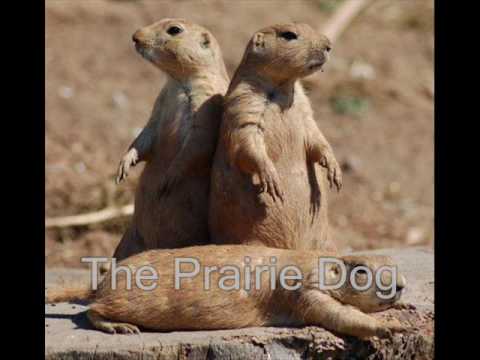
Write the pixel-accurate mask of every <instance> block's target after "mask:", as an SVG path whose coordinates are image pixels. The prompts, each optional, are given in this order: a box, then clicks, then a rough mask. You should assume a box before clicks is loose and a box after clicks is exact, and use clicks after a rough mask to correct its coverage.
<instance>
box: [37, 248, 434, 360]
mask: <svg viewBox="0 0 480 360" xmlns="http://www.w3.org/2000/svg"><path fill="white" fill-rule="evenodd" d="M363 253H377V254H385V255H390V256H392V257H393V258H394V259H395V260H396V261H397V263H398V265H399V268H400V271H401V272H402V273H403V274H404V275H405V277H406V278H407V292H406V293H405V295H404V297H403V300H404V302H406V303H410V304H413V305H415V307H416V309H415V310H413V309H408V310H389V311H386V312H383V313H379V314H375V316H376V317H380V318H392V317H395V318H396V319H398V320H399V321H400V322H402V323H403V324H406V325H407V324H410V325H411V326H414V327H416V330H415V331H414V332H413V333H411V334H397V335H395V336H394V337H393V338H392V339H384V340H378V339H372V340H366V341H362V340H359V339H356V338H353V337H348V336H338V335H336V334H333V333H331V332H329V331H326V330H324V329H322V328H319V327H314V326H309V327H305V328H247V329H240V330H219V331H182V332H170V333H154V332H143V333H142V334H140V335H110V334H105V333H102V332H100V331H96V330H93V329H92V328H91V326H90V324H89V323H88V320H87V319H86V317H85V310H86V309H87V307H86V306H83V305H77V304H67V303H62V304H49V305H45V358H46V359H50V360H58V359H82V360H83V359H95V360H113V359H115V360H120V359H121V360H130V359H162V360H163V359H272V360H274V359H413V358H415V359H433V357H434V354H433V337H434V333H433V324H434V294H433V292H434V291H433V290H434V276H433V275H434V266H433V263H434V261H433V260H434V258H433V251H432V250H430V249H424V248H410V249H400V250H378V251H370V252H363ZM85 279H88V271H85V270H72V269H51V270H50V269H47V271H46V279H45V280H46V281H45V283H46V286H47V288H48V287H49V286H52V285H54V284H58V283H61V282H64V283H66V284H68V283H71V282H73V281H84V280H85Z"/></svg>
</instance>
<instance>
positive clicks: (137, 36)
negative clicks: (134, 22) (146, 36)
mask: <svg viewBox="0 0 480 360" xmlns="http://www.w3.org/2000/svg"><path fill="white" fill-rule="evenodd" d="M140 35H141V30H137V31H135V33H134V34H133V35H132V41H133V42H134V43H138V42H140Z"/></svg>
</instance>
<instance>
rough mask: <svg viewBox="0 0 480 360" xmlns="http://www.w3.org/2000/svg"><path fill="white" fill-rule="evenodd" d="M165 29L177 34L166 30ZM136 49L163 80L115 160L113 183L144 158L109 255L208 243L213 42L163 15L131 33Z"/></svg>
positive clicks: (222, 79) (217, 56)
mask: <svg viewBox="0 0 480 360" xmlns="http://www.w3.org/2000/svg"><path fill="white" fill-rule="evenodd" d="M173 27H176V28H177V29H178V28H180V29H181V32H180V33H178V34H169V31H171V29H172V28H173ZM133 40H134V41H135V43H136V48H137V50H138V52H139V53H140V54H142V55H143V57H144V58H146V59H147V60H148V61H150V62H151V63H153V64H154V65H155V66H156V67H158V68H159V69H160V70H162V71H164V72H165V73H166V74H167V77H168V80H167V83H166V85H165V86H164V88H163V89H162V91H161V93H160V95H159V96H158V98H157V100H156V102H155V106H154V108H153V111H152V114H151V117H150V120H149V122H148V124H147V125H146V127H145V128H144V129H143V130H142V132H141V134H140V135H139V136H138V137H137V138H136V139H135V141H134V142H133V143H132V145H131V146H130V148H129V151H128V152H127V153H126V154H125V156H124V158H123V159H122V161H121V163H120V165H119V170H118V178H117V182H120V181H122V180H123V179H124V178H125V177H126V176H128V172H129V170H130V168H131V167H132V166H134V165H135V164H137V163H138V162H140V161H146V165H145V168H144V170H143V173H142V175H141V177H140V180H139V183H138V187H137V190H136V194H135V213H134V215H133V220H132V223H131V225H130V227H129V229H128V230H127V231H126V232H125V235H124V236H123V238H122V240H121V242H120V244H119V245H118V247H117V249H116V251H115V254H114V256H115V257H116V258H117V259H119V260H120V259H123V258H125V257H127V256H130V255H132V254H135V253H138V252H140V251H142V250H145V249H153V248H176V247H183V246H191V245H196V244H202V243H205V242H206V241H208V238H209V235H208V205H207V204H208V191H209V183H210V167H211V162H212V158H213V154H214V151H215V146H216V143H217V136H218V127H219V123H220V120H221V109H222V102H223V95H224V94H225V91H226V89H227V86H228V76H227V73H226V70H225V65H224V63H223V59H222V53H221V51H220V47H219V45H218V43H217V41H216V40H215V38H214V37H213V36H212V34H211V33H210V32H209V31H208V30H206V29H205V28H203V27H201V26H199V25H196V24H193V23H190V22H187V21H185V20H182V19H164V20H161V21H159V22H156V23H154V24H152V25H150V26H147V27H145V28H142V29H140V30H138V31H137V32H136V33H135V34H134V35H133Z"/></svg>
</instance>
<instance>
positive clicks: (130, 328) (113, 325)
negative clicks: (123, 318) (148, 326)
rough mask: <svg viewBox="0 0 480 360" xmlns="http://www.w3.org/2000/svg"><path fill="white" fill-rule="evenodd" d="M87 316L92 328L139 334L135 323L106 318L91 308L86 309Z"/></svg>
mask: <svg viewBox="0 0 480 360" xmlns="http://www.w3.org/2000/svg"><path fill="white" fill-rule="evenodd" d="M87 317H88V320H90V323H91V324H92V325H93V327H94V328H96V329H98V330H101V331H104V332H107V333H109V334H140V329H139V328H138V327H137V326H136V325H132V324H128V323H120V322H113V321H110V320H107V319H105V318H103V317H102V316H101V315H99V314H98V313H96V312H95V311H94V310H91V309H90V310H88V311H87Z"/></svg>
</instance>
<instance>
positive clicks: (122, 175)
mask: <svg viewBox="0 0 480 360" xmlns="http://www.w3.org/2000/svg"><path fill="white" fill-rule="evenodd" d="M137 161H138V152H137V150H136V149H135V148H132V149H130V150H128V152H127V153H126V154H125V155H124V156H123V159H122V160H121V161H120V164H119V165H118V172H117V179H116V183H117V184H119V183H121V182H122V181H123V180H125V179H126V178H127V177H128V172H129V171H130V168H131V167H132V166H135V165H136V164H137Z"/></svg>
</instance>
